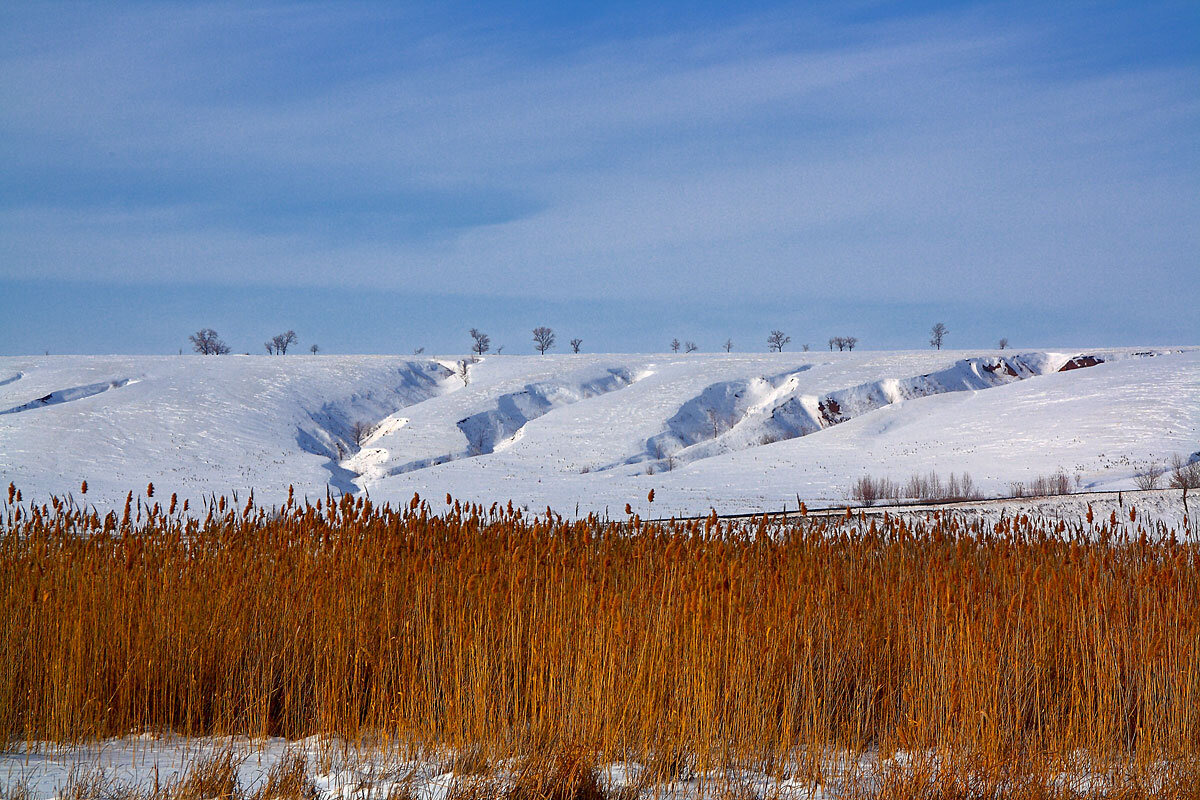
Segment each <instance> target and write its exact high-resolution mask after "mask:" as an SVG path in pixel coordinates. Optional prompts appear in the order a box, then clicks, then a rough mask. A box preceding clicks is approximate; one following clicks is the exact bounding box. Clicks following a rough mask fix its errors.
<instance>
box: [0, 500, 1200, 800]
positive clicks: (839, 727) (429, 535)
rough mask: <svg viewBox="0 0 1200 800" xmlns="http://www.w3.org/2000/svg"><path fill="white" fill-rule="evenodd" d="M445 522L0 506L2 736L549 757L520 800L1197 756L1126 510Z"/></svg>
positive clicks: (1183, 600)
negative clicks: (711, 783)
mask: <svg viewBox="0 0 1200 800" xmlns="http://www.w3.org/2000/svg"><path fill="white" fill-rule="evenodd" d="M439 505H440V504H439ZM444 508H445V509H446V510H445V511H444V512H441V513H435V512H434V510H433V509H432V508H431V506H430V504H429V503H428V502H423V501H419V500H417V499H416V498H414V502H413V503H412V504H411V505H410V506H409V507H408V508H404V509H391V508H378V507H375V506H372V505H371V503H370V502H368V501H365V500H363V499H357V500H355V499H350V498H343V499H342V500H340V501H338V502H334V503H324V504H318V505H317V506H309V505H304V506H297V505H295V504H293V503H291V502H290V501H289V504H288V506H287V507H286V508H284V509H283V510H282V511H279V512H268V511H266V510H262V509H256V508H254V507H253V506H252V505H250V504H248V505H246V506H245V507H243V508H235V507H233V505H232V504H229V505H227V504H226V503H225V501H220V502H219V504H216V505H215V506H214V508H212V509H211V510H210V511H209V513H208V516H207V518H206V519H203V520H188V519H184V518H181V517H178V516H172V515H168V514H167V513H166V512H165V511H164V510H163V509H162V508H161V507H160V506H158V505H157V504H155V505H152V506H142V505H141V504H139V507H138V510H137V511H136V513H135V509H134V508H133V506H132V504H131V506H130V507H129V508H127V510H126V513H125V514H124V515H115V514H112V515H109V516H107V517H101V516H99V515H97V514H95V513H88V512H85V511H82V510H78V509H74V508H71V507H68V506H66V505H64V504H62V503H60V502H58V501H55V503H54V504H53V506H41V507H37V506H28V505H25V506H20V505H16V504H13V503H10V504H9V505H7V506H5V507H4V512H3V513H4V517H3V521H4V525H3V533H2V535H0V737H3V738H4V739H6V740H7V741H8V742H10V743H12V742H17V741H22V740H24V741H36V740H55V741H72V740H78V739H82V738H89V737H104V736H112V735H120V734H125V733H128V732H131V731H146V730H171V731H174V732H178V733H184V734H189V735H200V734H212V733H241V734H249V735H278V736H284V737H289V738H299V737H304V736H308V735H310V734H315V733H325V734H337V735H340V736H344V737H347V738H349V739H350V740H354V741H366V740H369V741H371V742H375V743H379V742H384V743H388V744H390V745H394V746H398V747H403V748H414V749H425V750H426V751H429V750H432V749H434V748H447V747H449V748H454V750H455V752H459V753H473V754H474V756H473V757H476V758H478V759H479V761H480V763H483V764H488V763H494V762H495V761H496V760H497V759H501V758H508V757H512V756H519V757H524V758H526V759H527V760H528V759H533V758H543V760H544V761H545V764H546V765H547V766H546V767H545V769H542V768H540V767H539V768H535V769H531V771H530V777H528V779H527V780H525V783H523V784H521V785H525V786H531V787H534V788H532V789H530V790H529V791H528V792H527V795H528V796H529V797H535V796H548V795H546V793H547V791H549V790H548V789H546V786H545V785H544V781H545V780H546V778H545V776H546V775H547V774H560V775H564V776H567V777H564V778H562V780H564V781H565V780H569V781H570V782H572V785H574V786H583V787H588V786H590V785H591V784H590V783H589V782H588V781H589V778H588V775H589V774H590V773H588V771H587V768H586V767H581V766H580V765H581V764H583V765H586V764H589V763H600V762H601V761H612V760H622V759H623V760H637V761H639V762H641V763H643V764H646V765H648V770H647V771H648V774H650V775H651V776H652V777H653V778H654V779H655V780H660V781H665V780H672V779H677V778H680V777H687V776H689V775H702V774H708V773H711V772H712V771H713V770H721V769H730V768H733V767H735V766H736V767H741V766H748V767H753V768H756V769H758V770H761V771H763V772H765V773H767V774H769V775H773V776H776V777H784V776H786V775H805V776H814V775H819V774H820V772H821V771H822V770H823V769H824V768H825V766H826V765H827V763H828V762H827V756H828V754H829V753H832V752H838V751H843V750H849V751H851V752H861V751H865V750H870V751H878V752H879V753H880V754H883V755H888V754H892V753H894V752H897V751H907V752H916V753H933V754H952V755H953V757H954V759H955V761H954V763H959V764H969V765H970V770H971V771H970V772H969V773H962V774H963V775H966V776H967V777H969V776H972V775H974V776H979V775H983V776H989V775H991V776H994V775H998V774H1004V775H1008V776H1009V778H1010V779H1011V777H1012V776H1011V770H1013V769H1018V770H1020V771H1022V772H1021V774H1023V775H1026V776H1033V778H1029V780H1034V779H1037V780H1041V779H1042V778H1044V776H1046V775H1051V774H1054V773H1055V771H1056V770H1061V769H1064V768H1065V767H1064V765H1069V764H1078V763H1079V762H1080V759H1081V758H1082V759H1084V761H1086V762H1087V763H1090V764H1109V765H1111V764H1120V765H1122V767H1121V768H1122V769H1124V770H1130V772H1129V774H1130V775H1135V776H1138V775H1146V774H1150V773H1151V772H1152V771H1153V770H1156V769H1161V768H1162V764H1164V763H1166V764H1169V765H1175V766H1171V767H1170V769H1179V770H1182V771H1183V772H1181V773H1179V774H1187V775H1192V774H1195V773H1194V769H1195V765H1196V763H1197V760H1198V758H1200V613H1198V612H1200V547H1198V546H1197V544H1195V543H1193V542H1184V541H1180V540H1178V539H1177V538H1175V537H1174V535H1173V534H1172V533H1171V532H1170V531H1166V530H1164V529H1162V528H1157V529H1155V530H1144V529H1142V528H1140V525H1141V522H1140V521H1139V520H1138V518H1137V515H1136V512H1131V513H1130V514H1129V516H1128V518H1125V517H1122V518H1120V519H1118V518H1116V517H1115V515H1114V516H1112V517H1110V518H1108V519H1103V520H1100V519H1098V520H1091V519H1080V520H1077V521H1074V522H1072V523H1070V524H1067V523H1062V522H1059V523H1047V522H1043V521H1038V520H1030V519H1028V518H1026V517H1023V516H1022V517H1017V518H1015V519H1008V520H1005V521H1004V522H1002V523H999V524H996V525H987V526H983V525H982V524H974V525H973V526H971V527H964V526H963V525H962V524H961V523H959V522H956V521H955V520H954V519H953V518H950V517H943V516H932V517H929V518H928V519H927V520H925V521H922V522H913V521H911V520H903V519H898V518H895V517H888V516H884V517H883V518H882V519H877V518H873V519H870V520H864V519H862V518H858V517H847V518H844V519H834V520H828V519H822V520H816V519H813V520H807V519H806V520H800V521H798V522H792V523H787V524H777V523H771V522H769V521H767V520H765V519H764V520H762V521H761V522H760V523H759V524H757V525H750V526H747V525H745V524H744V523H742V524H732V523H721V522H719V521H718V520H717V519H716V518H715V517H713V518H710V519H709V520H707V521H700V522H698V521H692V522H686V523H675V524H650V523H644V522H642V521H640V520H638V519H637V518H630V519H628V520H623V521H620V522H603V521H601V520H598V519H596V518H594V517H592V518H588V519H584V520H580V521H567V520H563V519H561V518H558V517H555V516H552V515H550V516H543V517H539V518H527V517H525V516H523V515H522V514H521V513H520V511H514V510H512V508H511V506H508V507H499V506H493V507H492V508H491V509H486V510H485V509H482V508H480V507H476V506H467V507H463V506H460V505H459V504H458V503H454V504H452V505H450V506H446V507H444ZM1089 517H1090V514H1089ZM581 754H582V755H581ZM939 758H940V756H939ZM572 759H575V760H572ZM529 763H534V764H537V763H541V762H536V761H530V762H529ZM934 763H937V764H939V765H941V766H939V767H938V769H939V770H943V771H944V770H945V769H946V767H945V762H943V761H935V762H934ZM1038 776H1042V778H1038ZM1177 777H1178V775H1175V776H1174V777H1173V778H1172V779H1175V778H1177ZM919 778H920V775H919V774H914V773H911V772H910V773H905V774H904V775H903V776H902V777H900V778H896V781H897V783H896V784H895V785H896V786H898V787H900V788H897V789H895V790H894V791H893V792H892V794H891V795H889V796H903V795H902V792H901V789H902V788H903V786H904V785H910V786H913V785H916V784H911V781H914V780H918V779H919ZM966 779H967V778H966V777H964V778H963V780H966ZM903 781H909V782H910V783H909V784H904V783H903ZM551 783H553V780H551ZM1035 784H1036V785H1041V784H1037V781H1036V780H1034V783H1033V784H1030V785H1031V786H1032V785H1035ZM1013 785H1014V786H1015V785H1016V784H1013ZM1192 785H1194V784H1192ZM913 791H914V792H916V794H913V795H911V796H926V795H924V794H922V793H921V792H922V791H923V790H919V788H918V789H913ZM946 796H973V795H968V794H951V795H946ZM981 796H982V795H981ZM1030 796H1034V795H1030ZM1046 796H1051V795H1046ZM1053 796H1058V795H1053ZM1129 796H1140V795H1129ZM1180 796H1184V795H1180Z"/></svg>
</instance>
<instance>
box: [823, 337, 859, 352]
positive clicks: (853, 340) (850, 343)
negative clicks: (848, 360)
mask: <svg viewBox="0 0 1200 800" xmlns="http://www.w3.org/2000/svg"><path fill="white" fill-rule="evenodd" d="M857 344H858V337H857V336H830V337H829V350H830V351H831V352H832V351H833V348H835V347H836V348H837V349H838V352H841V351H842V350H850V351H853V350H854V347H855V345H857Z"/></svg>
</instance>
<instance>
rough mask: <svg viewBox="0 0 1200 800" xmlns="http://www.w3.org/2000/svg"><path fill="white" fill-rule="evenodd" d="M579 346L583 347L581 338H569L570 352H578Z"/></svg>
mask: <svg viewBox="0 0 1200 800" xmlns="http://www.w3.org/2000/svg"><path fill="white" fill-rule="evenodd" d="M581 347H583V339H579V338H576V339H572V340H571V352H572V353H578V352H579V348H581Z"/></svg>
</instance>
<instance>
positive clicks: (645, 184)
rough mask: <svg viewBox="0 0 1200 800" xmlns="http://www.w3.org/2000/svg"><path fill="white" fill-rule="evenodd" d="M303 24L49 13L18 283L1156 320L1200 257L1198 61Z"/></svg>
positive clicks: (17, 198) (14, 131) (891, 32)
mask: <svg viewBox="0 0 1200 800" xmlns="http://www.w3.org/2000/svg"><path fill="white" fill-rule="evenodd" d="M304 8H305V11H304V12H303V14H300V13H298V12H295V11H292V10H285V9H284V8H283V7H279V6H263V7H261V8H259V9H258V10H256V11H252V12H250V13H249V14H248V16H246V15H243V14H241V13H236V14H235V13H234V12H232V11H231V8H230V7H228V6H217V7H211V8H210V7H201V8H192V9H180V8H178V7H174V6H171V7H166V8H157V7H151V8H149V9H148V8H147V7H143V6H138V7H137V13H136V14H132V13H121V14H118V15H116V16H115V17H114V18H110V19H103V18H102V19H90V20H87V21H86V24H83V23H81V24H80V25H79V26H78V27H76V28H74V29H72V30H70V31H69V32H67V34H68V35H64V36H63V38H62V39H61V40H60V41H57V42H50V43H47V39H46V38H45V37H43V36H41V35H39V34H38V33H37V31H39V30H41V28H39V27H38V24H33V23H31V27H32V28H34V29H36V30H35V31H34V33H30V34H27V35H26V36H27V38H28V40H29V41H28V42H26V43H25V45H24V46H22V47H16V48H12V49H10V55H9V56H8V57H6V58H5V59H4V60H3V62H0V75H3V80H2V81H0V105H2V106H3V110H0V142H3V145H4V147H5V149H6V151H7V152H10V153H12V154H13V155H14V156H15V157H16V159H17V160H18V161H19V162H20V164H21V166H22V174H23V175H25V176H26V177H24V178H21V177H19V176H18V178H17V179H14V180H16V181H18V182H17V184H16V185H11V186H9V188H8V190H7V191H6V192H5V194H6V195H7V198H8V199H7V200H5V201H3V203H2V204H0V255H3V259H2V260H0V278H9V279H23V278H31V277H54V278H62V279H80V278H84V277H87V278H91V279H99V280H104V281H112V282H138V283H140V282H173V281H194V280H197V279H198V278H201V277H202V278H203V279H204V280H207V281H211V282H214V283H218V284H233V285H237V284H239V283H245V282H251V283H276V282H281V281H286V282H291V283H295V284H299V285H309V286H325V285H333V284H336V285H341V286H359V287H371V286H381V287H389V288H405V289H410V290H413V291H424V292H437V291H444V290H446V288H447V287H448V286H453V287H470V288H471V289H472V290H474V291H477V292H480V293H485V294H495V295H506V296H527V295H531V294H532V295H536V296H543V297H547V298H552V299H564V298H571V297H580V298H586V297H606V298H621V297H633V296H638V297H644V296H656V297H662V298H675V299H679V300H687V299H689V298H703V297H707V296H709V295H711V293H712V291H713V287H714V286H720V287H721V291H722V292H726V293H727V296H728V297H730V299H738V300H753V299H754V298H755V297H763V296H767V295H769V296H771V297H772V298H778V297H780V296H783V297H789V296H795V297H811V296H812V295H813V294H814V293H817V294H820V295H822V296H825V297H831V298H843V299H845V298H860V299H869V300H880V299H886V298H888V297H894V298H897V299H899V300H904V301H910V302H913V301H918V300H926V301H928V300H933V301H936V300H938V299H946V300H950V299H955V300H959V301H962V300H972V299H974V300H979V301H985V300H987V299H996V298H1000V299H1003V300H1004V301H1006V302H1014V301H1017V300H1019V299H1021V298H1023V297H1028V296H1030V294H1031V293H1034V292H1038V293H1041V292H1049V293H1052V294H1056V295H1061V296H1064V297H1066V296H1069V295H1070V293H1071V292H1076V291H1078V287H1080V286H1081V285H1088V284H1095V285H1098V286H1102V287H1103V290H1104V291H1105V292H1113V293H1117V294H1123V295H1125V296H1126V297H1128V298H1129V299H1130V300H1131V301H1132V302H1141V303H1144V304H1146V307H1147V310H1148V311H1149V310H1150V307H1151V304H1152V303H1153V301H1154V298H1155V296H1156V295H1157V293H1158V292H1160V291H1161V289H1160V287H1161V285H1162V282H1163V281H1169V280H1171V279H1172V278H1175V277H1177V276H1178V275H1179V274H1180V273H1181V272H1182V271H1186V270H1188V269H1189V268H1190V269H1194V267H1195V264H1194V254H1195V253H1196V252H1198V251H1200V223H1198V222H1197V220H1200V200H1198V199H1197V197H1196V193H1195V186H1196V185H1197V184H1198V183H1200V157H1198V156H1197V154H1196V148H1195V146H1194V145H1195V142H1196V141H1197V133H1198V132H1200V89H1198V88H1197V87H1200V70H1198V69H1197V67H1196V64H1195V63H1194V61H1193V62H1191V63H1185V64H1181V65H1173V66H1163V65H1151V66H1138V65H1133V66H1125V67H1123V68H1120V69H1116V68H1106V69H1104V70H1100V71H1096V72H1092V73H1089V72H1087V71H1080V70H1079V69H1078V67H1077V66H1076V65H1074V64H1073V69H1072V71H1071V73H1070V74H1067V75H1062V76H1056V75H1054V71H1053V69H1052V68H1048V66H1047V64H1048V63H1049V64H1051V65H1052V61H1053V59H1052V58H1051V57H1050V56H1047V55H1045V54H1044V53H1042V52H1040V50H1039V48H1041V47H1044V46H1045V43H1046V42H1047V41H1052V40H1053V38H1054V35H1055V32H1054V30H1053V28H1052V27H1049V28H1048V27H1046V26H1048V25H1050V23H1048V22H1045V21H1037V20H1035V21H1033V22H1025V21H1022V22H1020V23H1016V22H1012V21H1011V20H1010V21H1006V24H1003V25H995V24H993V23H994V20H992V19H991V18H990V17H988V16H986V15H983V14H982V12H979V13H958V14H956V13H946V14H942V15H937V16H932V17H925V18H922V19H920V20H918V21H915V22H914V21H906V22H903V23H895V22H881V23H877V24H874V25H871V24H861V23H860V24H854V25H843V26H841V27H836V26H835V28H834V29H833V30H832V31H831V32H827V40H819V41H817V42H809V41H805V43H804V44H802V45H800V46H797V45H795V44H793V43H792V41H791V39H792V37H791V33H792V31H793V30H794V29H798V28H802V27H803V24H802V21H797V20H792V21H791V22H792V25H791V27H789V26H782V27H781V26H779V25H778V24H777V23H778V18H776V17H766V18H764V19H761V20H754V19H745V20H741V21H740V22H739V24H737V25H736V26H734V27H732V28H731V29H724V28H722V29H709V30H689V31H685V32H680V33H674V34H671V35H660V36H653V37H646V38H627V39H620V40H616V41H601V42H596V43H591V44H589V45H586V46H581V47H578V48H575V49H567V50H565V51H563V52H556V53H553V54H550V55H526V54H525V53H524V52H523V51H522V48H521V41H522V40H521V37H520V36H519V35H518V36H514V37H511V38H506V37H505V36H503V35H501V34H500V33H497V32H496V31H489V30H486V29H484V30H473V31H468V32H466V33H463V34H459V35H456V34H455V33H454V32H447V31H445V30H440V29H438V28H437V27H436V26H434V27H433V28H432V29H430V28H429V27H428V26H429V24H430V23H429V22H428V21H427V20H422V19H419V18H418V19H416V20H414V25H415V28H416V29H415V30H414V31H413V32H412V33H411V34H410V35H409V38H407V39H405V40H403V41H401V42H398V43H397V45H396V49H397V51H398V52H399V55H396V56H394V57H392V56H388V55H386V54H381V53H376V52H368V53H365V54H361V53H355V49H354V47H353V41H350V40H347V39H339V40H337V41H336V42H335V43H334V44H336V45H338V47H336V48H335V49H336V50H337V51H338V52H339V53H355V55H354V56H353V58H354V59H355V63H354V64H352V65H351V66H350V67H345V66H343V68H342V69H341V70H337V71H335V73H336V74H333V75H327V76H318V75H315V74H313V73H310V72H308V71H306V70H305V68H304V65H303V61H304V59H305V57H306V54H307V53H310V52H321V51H322V49H323V48H324V49H328V47H329V46H330V45H329V43H328V42H323V41H322V36H323V35H324V34H323V32H324V31H327V30H333V31H335V32H341V35H342V36H350V37H351V38H352V34H353V33H354V32H355V31H356V26H357V25H358V24H360V23H361V22H362V20H361V19H354V20H350V21H347V20H346V19H345V18H344V17H341V16H339V14H338V12H336V10H334V8H333V7H332V6H322V5H313V6H305V7H304ZM91 13H93V14H94V13H95V12H94V11H93V12H91ZM355 13H356V14H365V13H367V12H365V11H364V10H363V9H362V8H361V7H359V8H357V9H356V12H355ZM385 21H386V22H389V23H391V24H394V23H395V20H385ZM371 22H372V23H375V22H379V20H378V19H372V20H371ZM984 23H986V24H984ZM43 24H44V23H43ZM347 31H348V32H349V34H347V33H346V32H347ZM234 34H236V35H234ZM231 36H232V39H233V41H234V42H235V43H236V42H237V41H238V40H239V39H240V40H245V42H246V46H245V47H244V48H242V49H241V50H239V49H238V48H237V47H235V46H233V45H231V44H228V43H226V44H220V42H226V40H227V39H228V38H230V37H231ZM818 39H820V37H818ZM1074 58H1075V57H1074V56H1072V59H1074ZM260 68H262V69H263V70H265V72H266V75H265V77H264V76H259V75H258V74H257V70H259V69H260ZM310 77H311V78H313V80H312V81H311V83H308V82H307V81H306V79H308V78H310ZM52 169H60V170H62V175H61V176H60V177H59V178H58V179H57V180H54V179H52V180H51V183H52V185H53V186H54V187H55V188H54V189H53V190H47V191H46V192H42V193H40V194H39V193H35V192H33V191H32V190H31V189H29V188H28V187H31V186H33V185H34V184H36V183H37V182H38V175H39V174H40V173H41V174H49V172H50V171H51V170H52ZM60 184H61V185H60ZM33 195H36V196H33ZM842 276H844V277H842ZM964 276H966V277H967V278H968V279H967V280H964ZM1182 291H1183V295H1182V297H1180V296H1176V297H1175V298H1173V299H1172V301H1171V302H1174V303H1183V302H1186V301H1188V300H1189V299H1190V300H1192V301H1200V294H1198V293H1200V289H1197V288H1195V287H1193V288H1191V289H1190V290H1189V289H1187V288H1184V289H1183V290H1182Z"/></svg>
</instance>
